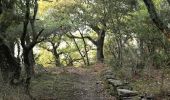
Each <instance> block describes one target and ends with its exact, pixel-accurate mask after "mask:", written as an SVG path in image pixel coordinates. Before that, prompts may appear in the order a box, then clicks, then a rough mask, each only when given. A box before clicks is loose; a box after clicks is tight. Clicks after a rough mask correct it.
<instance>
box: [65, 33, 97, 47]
mask: <svg viewBox="0 0 170 100" xmlns="http://www.w3.org/2000/svg"><path fill="white" fill-rule="evenodd" d="M66 36H67V37H69V38H76V39H82V37H78V36H75V35H73V34H72V36H70V35H68V34H66ZM83 38H86V39H88V40H90V41H91V42H92V43H93V44H94V45H97V42H96V41H95V40H94V39H92V38H91V37H90V36H84V37H83Z"/></svg>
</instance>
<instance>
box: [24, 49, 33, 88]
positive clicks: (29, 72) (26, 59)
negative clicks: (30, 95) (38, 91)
mask: <svg viewBox="0 0 170 100" xmlns="http://www.w3.org/2000/svg"><path fill="white" fill-rule="evenodd" d="M23 49H24V50H23V56H24V65H25V72H26V75H27V76H26V81H25V83H26V84H25V85H26V91H29V90H28V89H29V86H30V80H31V76H32V75H33V72H32V71H33V70H32V66H31V64H30V60H29V52H30V50H29V49H26V48H23Z"/></svg>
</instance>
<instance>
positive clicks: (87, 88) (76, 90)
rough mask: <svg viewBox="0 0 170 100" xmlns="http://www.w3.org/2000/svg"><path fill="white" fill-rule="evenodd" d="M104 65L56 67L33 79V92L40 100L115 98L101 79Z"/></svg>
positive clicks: (100, 99) (102, 99)
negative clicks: (107, 90)
mask: <svg viewBox="0 0 170 100" xmlns="http://www.w3.org/2000/svg"><path fill="white" fill-rule="evenodd" d="M102 69H103V68H102V66H93V67H90V68H75V67H66V68H54V69H49V71H50V70H51V72H50V73H46V74H44V73H43V74H39V75H37V76H36V77H35V79H34V80H33V81H32V86H31V87H32V90H31V93H32V95H33V97H35V98H37V99H38V100H114V97H112V96H110V95H109V94H108V93H107V92H106V90H105V88H104V84H103V82H102V81H101V78H100V73H101V70H102Z"/></svg>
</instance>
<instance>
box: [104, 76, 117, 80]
mask: <svg viewBox="0 0 170 100" xmlns="http://www.w3.org/2000/svg"><path fill="white" fill-rule="evenodd" d="M104 78H105V79H115V76H114V75H105V76H104Z"/></svg>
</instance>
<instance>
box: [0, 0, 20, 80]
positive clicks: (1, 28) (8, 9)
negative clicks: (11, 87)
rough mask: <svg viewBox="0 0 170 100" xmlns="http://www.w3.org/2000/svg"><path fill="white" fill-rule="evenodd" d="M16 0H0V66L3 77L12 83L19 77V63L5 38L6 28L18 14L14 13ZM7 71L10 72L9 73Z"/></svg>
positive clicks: (13, 21)
mask: <svg viewBox="0 0 170 100" xmlns="http://www.w3.org/2000/svg"><path fill="white" fill-rule="evenodd" d="M16 2H17V1H16V0H13V1H5V0H0V52H1V53H0V58H1V61H0V68H1V73H2V76H3V79H4V80H6V81H7V82H10V83H13V80H14V79H19V78H20V71H21V68H20V65H19V63H18V61H17V60H16V58H15V57H14V56H13V53H12V51H13V50H12V51H11V48H10V47H9V45H10V43H11V42H10V41H8V40H7V34H6V30H7V29H8V28H9V27H10V26H11V25H12V24H13V23H15V21H16V20H17V18H18V16H17V14H16V13H14V11H15V10H16V9H15V4H16ZM9 73H12V74H11V75H10V74H9Z"/></svg>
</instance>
